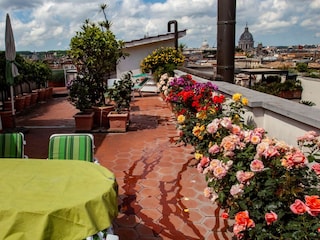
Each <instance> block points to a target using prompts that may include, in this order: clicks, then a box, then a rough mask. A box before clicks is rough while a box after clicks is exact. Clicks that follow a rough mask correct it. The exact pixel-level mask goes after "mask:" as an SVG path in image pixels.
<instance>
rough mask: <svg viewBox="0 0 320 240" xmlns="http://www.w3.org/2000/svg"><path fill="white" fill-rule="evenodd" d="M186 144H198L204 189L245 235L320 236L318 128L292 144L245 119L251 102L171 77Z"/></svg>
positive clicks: (165, 83)
mask: <svg viewBox="0 0 320 240" xmlns="http://www.w3.org/2000/svg"><path fill="white" fill-rule="evenodd" d="M159 90H160V91H161V92H162V93H163V94H164V95H165V96H166V101H168V102H169V103H171V104H173V112H174V113H175V114H176V116H177V128H178V129H179V130H180V137H179V140H178V141H179V142H183V143H184V144H190V145H192V146H193V147H194V150H195V158H196V159H197V160H198V165H197V167H198V170H199V172H200V173H201V174H203V175H204V176H205V179H206V181H207V188H206V189H204V194H205V196H206V197H208V198H209V199H210V200H211V201H212V202H213V203H216V204H218V205H219V206H220V207H221V208H223V209H225V212H224V213H223V215H222V216H221V217H223V218H225V219H233V220H234V222H235V224H234V226H233V232H234V234H235V236H236V237H237V238H238V239H319V238H320V197H319V182H320V181H319V180H320V178H319V176H320V163H319V162H320V161H319V148H320V140H319V135H318V133H316V132H313V131H310V132H307V133H306V134H305V135H304V136H302V137H300V138H298V139H297V147H294V146H289V145H288V144H286V143H285V142H282V141H279V140H277V139H274V138H272V137H270V136H268V135H267V133H266V131H265V130H264V129H262V128H254V127H252V126H247V125H246V124H245V123H244V119H243V114H244V112H245V106H246V105H247V103H248V100H247V99H246V98H244V97H243V96H242V95H241V94H239V93H237V94H234V95H233V97H232V99H226V98H225V97H224V96H223V95H222V94H220V93H219V92H218V88H217V86H215V85H213V84H212V83H210V82H209V83H205V84H204V83H196V82H195V81H194V80H192V78H191V76H189V75H187V76H183V77H180V78H169V77H167V76H166V75H163V76H162V77H161V78H160V81H159Z"/></svg>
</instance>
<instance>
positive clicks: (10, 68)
mask: <svg viewBox="0 0 320 240" xmlns="http://www.w3.org/2000/svg"><path fill="white" fill-rule="evenodd" d="M5 42H6V45H5V46H6V80H7V83H8V84H9V85H10V94H11V105H12V115H14V114H15V111H14V96H13V83H14V77H16V76H18V75H19V72H18V68H17V66H16V62H15V59H16V47H15V43H14V37H13V31H12V27H11V22H10V17H9V14H7V17H6V31H5Z"/></svg>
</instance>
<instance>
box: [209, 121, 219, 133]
mask: <svg viewBox="0 0 320 240" xmlns="http://www.w3.org/2000/svg"><path fill="white" fill-rule="evenodd" d="M218 128H219V121H218V119H217V118H216V119H215V120H213V121H212V122H211V123H209V124H208V126H207V132H208V133H211V134H213V133H215V132H216V131H217V130H218Z"/></svg>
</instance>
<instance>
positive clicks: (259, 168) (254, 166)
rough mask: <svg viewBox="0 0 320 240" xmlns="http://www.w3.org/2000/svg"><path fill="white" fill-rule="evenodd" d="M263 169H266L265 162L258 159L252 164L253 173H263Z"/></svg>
mask: <svg viewBox="0 0 320 240" xmlns="http://www.w3.org/2000/svg"><path fill="white" fill-rule="evenodd" d="M263 169H264V165H263V162H262V161H260V160H258V159H255V160H253V161H252V162H251V164H250V170H251V171H252V172H261V171H262V170H263Z"/></svg>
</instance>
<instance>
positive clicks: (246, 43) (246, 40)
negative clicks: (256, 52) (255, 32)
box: [238, 26, 254, 52]
mask: <svg viewBox="0 0 320 240" xmlns="http://www.w3.org/2000/svg"><path fill="white" fill-rule="evenodd" d="M238 47H239V48H241V49H242V50H243V51H245V52H247V51H250V50H252V49H253V48H254V41H253V36H252V34H251V33H250V32H249V28H248V26H246V27H245V29H244V32H243V33H242V34H241V36H240V39H239V46H238Z"/></svg>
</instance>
